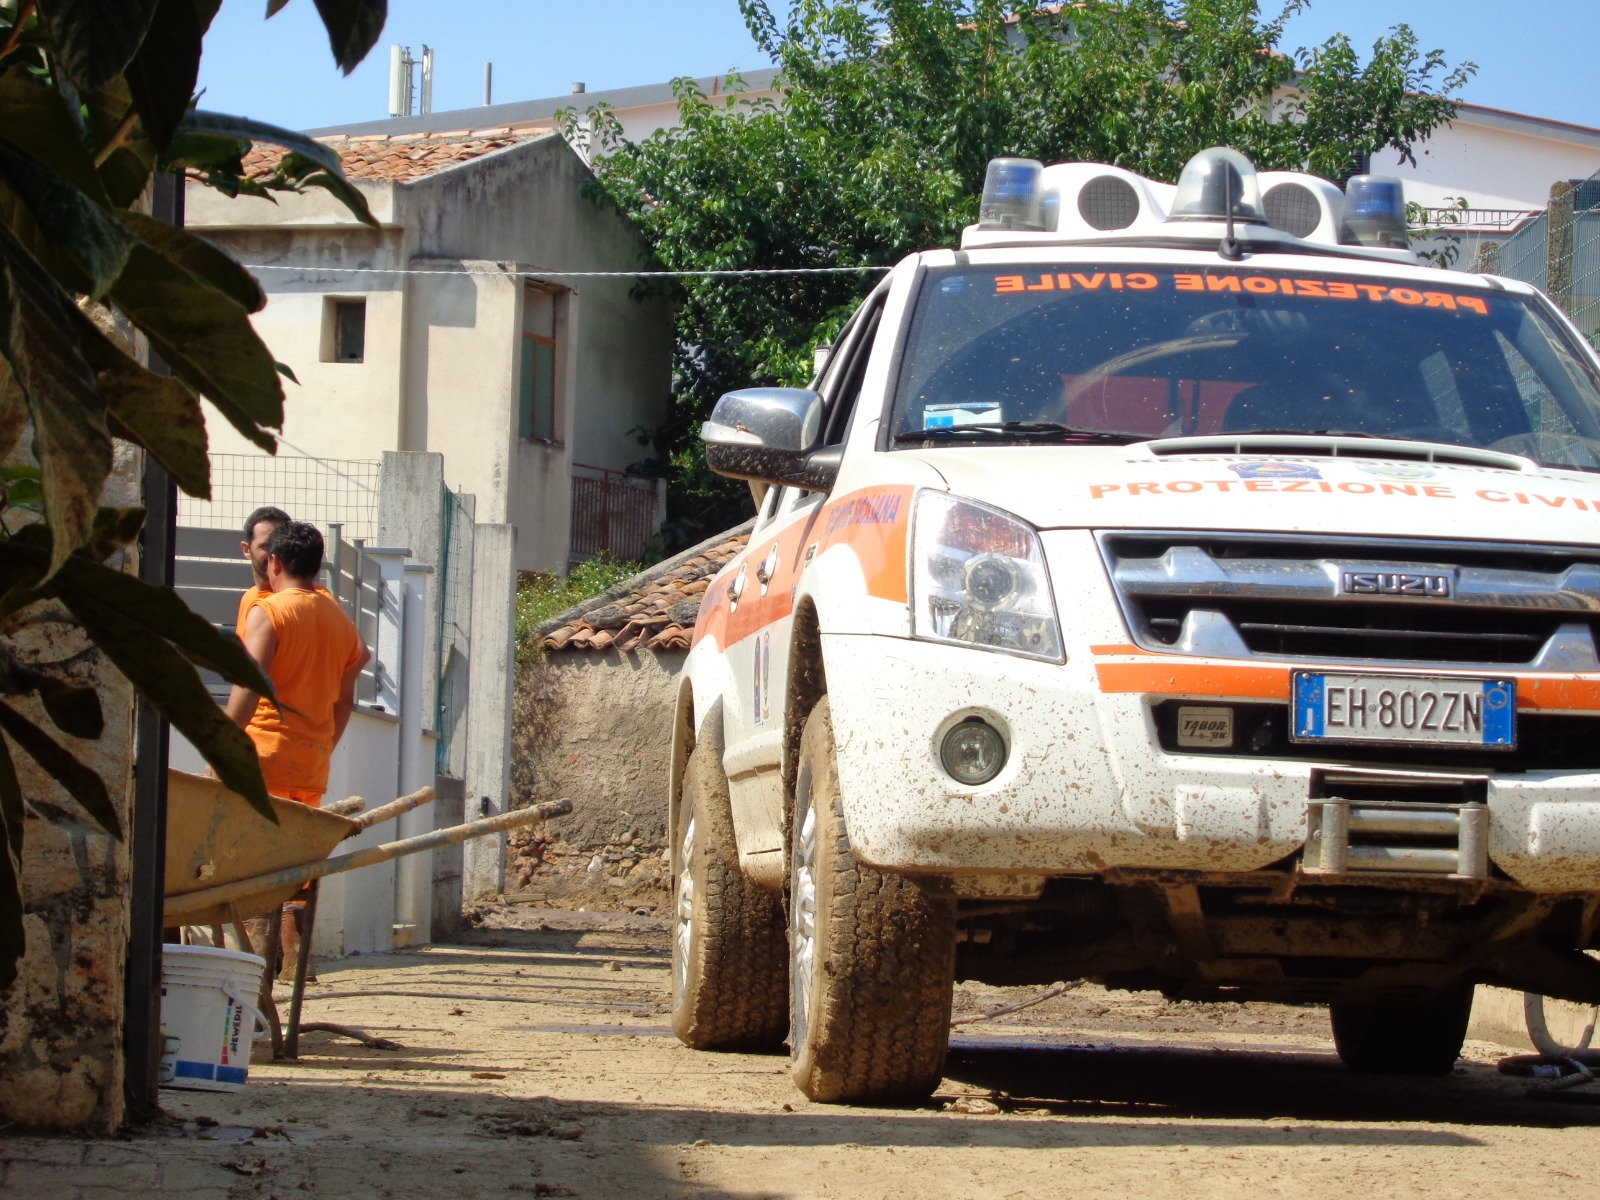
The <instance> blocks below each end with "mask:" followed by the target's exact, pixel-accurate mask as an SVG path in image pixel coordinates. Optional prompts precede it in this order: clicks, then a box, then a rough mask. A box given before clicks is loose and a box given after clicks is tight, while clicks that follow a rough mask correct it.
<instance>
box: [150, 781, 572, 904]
mask: <svg viewBox="0 0 1600 1200" xmlns="http://www.w3.org/2000/svg"><path fill="white" fill-rule="evenodd" d="M422 790H423V791H429V790H431V789H428V788H424V789H422ZM571 811H572V801H571V800H551V801H548V802H547V803H544V804H535V805H532V806H531V807H529V808H515V809H512V810H511V811H510V812H504V813H501V814H500V815H499V816H495V817H484V818H482V819H481V820H477V821H468V822H467V823H466V824H465V825H452V826H450V828H448V829H435V830H433V832H431V833H419V834H418V835H417V836H416V837H409V838H402V839H401V840H400V841H398V842H384V843H383V844H382V845H381V846H368V847H367V848H366V849H364V850H352V851H351V852H350V853H349V854H336V855H334V856H333V857H332V858H323V859H318V860H317V861H316V862H312V863H304V864H302V865H300V866H298V867H285V868H284V869H283V870H281V871H268V872H267V873H266V874H263V875H253V876H251V877H250V878H249V879H237V880H235V881H234V882H232V883H221V884H218V885H217V886H216V887H213V888H205V889H203V890H201V891H195V892H185V893H184V894H183V895H182V896H174V897H173V898H172V899H173V900H174V902H178V903H181V904H182V909H181V910H180V911H193V910H195V909H198V908H200V907H201V906H202V905H204V906H206V907H210V906H211V905H214V904H226V903H228V902H229V901H232V900H242V899H244V898H245V897H246V896H253V895H255V894H256V893H258V892H269V891H272V890H274V889H278V888H282V887H285V886H287V885H289V884H295V883H307V882H309V881H310V880H313V879H321V878H323V877H324V876H326V875H337V874H339V873H340V872H343V871H354V870H355V869H356V868H357V867H370V866H372V864H374V863H380V862H388V861H389V860H390V859H392V858H401V857H403V856H404V855H407V854H417V853H420V852H421V851H423V850H432V849H434V848H435V847H438V846H449V845H453V844H454V843H456V842H465V841H468V840H470V839H472V838H475V837H483V836H485V835H486V834H490V833H500V832H501V831H503V830H506V829H515V828H517V827H518V826H519V825H533V824H535V823H537V822H539V821H546V820H549V819H550V818H551V817H560V816H565V815H566V814H567V813H569V812H571Z"/></svg>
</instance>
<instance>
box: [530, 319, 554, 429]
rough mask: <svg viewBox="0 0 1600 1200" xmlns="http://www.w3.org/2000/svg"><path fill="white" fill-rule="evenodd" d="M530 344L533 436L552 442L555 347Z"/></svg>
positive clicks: (545, 344) (536, 343)
mask: <svg viewBox="0 0 1600 1200" xmlns="http://www.w3.org/2000/svg"><path fill="white" fill-rule="evenodd" d="M530 340H531V339H530ZM532 346H533V409H532V414H533V436H534V437H536V438H544V439H545V440H546V441H549V442H553V441H555V440H556V348H555V347H554V346H552V345H550V344H549V343H548V342H532Z"/></svg>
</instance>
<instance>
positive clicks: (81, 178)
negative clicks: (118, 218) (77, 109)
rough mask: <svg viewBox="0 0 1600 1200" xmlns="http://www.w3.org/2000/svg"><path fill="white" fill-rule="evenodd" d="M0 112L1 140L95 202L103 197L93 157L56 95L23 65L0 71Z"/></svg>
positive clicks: (63, 103) (59, 97) (104, 197)
mask: <svg viewBox="0 0 1600 1200" xmlns="http://www.w3.org/2000/svg"><path fill="white" fill-rule="evenodd" d="M0 112H3V113H5V120H4V121H0V141H4V142H9V143H10V144H11V145H13V146H15V147H16V148H17V149H19V150H21V151H22V152H23V153H24V154H26V155H27V156H28V157H29V158H31V159H33V160H34V161H35V162H38V163H43V164H44V165H45V166H46V167H47V168H49V169H50V170H52V171H54V172H56V174H58V175H60V176H62V177H63V178H65V179H66V181H67V182H68V183H70V184H72V185H73V186H74V187H76V188H77V189H78V190H79V191H81V192H83V193H84V194H85V195H87V196H88V197H89V198H90V199H92V200H94V201H96V202H97V203H101V202H104V201H105V199H106V196H105V192H104V190H103V189H102V187H101V184H100V179H99V177H98V176H97V175H96V174H95V169H94V159H93V158H92V157H91V156H90V154H89V151H88V149H87V148H86V147H85V146H84V144H83V136H82V134H80V133H79V132H78V126H77V123H76V122H75V121H74V120H73V118H72V111H71V110H70V109H69V108H68V107H67V105H66V103H65V101H63V100H62V99H61V95H60V93H58V92H57V91H56V90H55V89H54V88H51V87H47V86H45V85H44V84H43V83H41V82H40V81H39V80H37V79H35V78H34V77H33V76H32V74H30V73H29V72H28V70H27V69H26V68H25V67H20V66H17V67H12V68H10V69H9V70H8V71H6V72H5V74H4V75H0Z"/></svg>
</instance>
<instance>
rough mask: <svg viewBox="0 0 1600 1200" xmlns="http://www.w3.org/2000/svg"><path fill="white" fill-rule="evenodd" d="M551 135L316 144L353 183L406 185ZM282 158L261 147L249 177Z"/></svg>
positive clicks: (461, 134) (454, 135)
mask: <svg viewBox="0 0 1600 1200" xmlns="http://www.w3.org/2000/svg"><path fill="white" fill-rule="evenodd" d="M546 132H547V131H546V130H519V131H516V132H513V131H512V130H511V129H509V128H505V127H502V128H499V129H471V130H461V129H458V130H455V131H454V132H451V133H408V134H397V135H394V136H392V137H391V136H389V135H387V134H381V133H380V134H367V135H364V136H360V137H327V138H318V139H317V140H318V141H320V142H321V143H322V144H323V145H324V146H328V147H331V148H332V149H334V150H336V151H337V152H338V154H339V158H340V159H341V160H342V161H343V163H344V173H345V175H346V176H347V177H348V178H350V179H389V180H393V181H394V182H395V183H406V182H409V181H410V180H413V179H421V178H422V177H423V176H425V175H432V174H433V173H434V172H435V171H439V170H442V169H443V168H445V167H450V166H454V165H455V164H456V163H463V162H468V161H470V160H472V159H474V158H481V157H482V156H483V155H485V154H488V153H490V152H491V151H494V150H504V149H505V148H506V147H507V146H515V145H516V144H517V143H519V142H526V141H531V140H533V139H534V138H539V137H543V136H544V135H545V133H546ZM283 154H284V152H283V151H282V150H280V149H278V148H277V147H276V146H269V145H266V144H265V143H257V144H256V145H255V146H254V147H252V148H251V150H250V153H249V154H246V155H245V157H244V168H245V174H247V175H254V176H260V175H265V174H267V173H268V172H269V171H271V170H272V169H273V168H274V167H275V166H277V164H278V160H279V159H281V158H282V157H283Z"/></svg>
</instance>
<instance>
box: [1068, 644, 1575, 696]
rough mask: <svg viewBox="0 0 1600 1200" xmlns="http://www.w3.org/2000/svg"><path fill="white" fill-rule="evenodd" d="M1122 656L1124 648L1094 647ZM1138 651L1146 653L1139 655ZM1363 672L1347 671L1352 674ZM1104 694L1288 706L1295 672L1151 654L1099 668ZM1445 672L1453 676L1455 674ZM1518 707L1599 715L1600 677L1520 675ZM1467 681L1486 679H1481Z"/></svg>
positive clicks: (1344, 669) (1414, 673)
mask: <svg viewBox="0 0 1600 1200" xmlns="http://www.w3.org/2000/svg"><path fill="white" fill-rule="evenodd" d="M1095 649H1096V650H1099V651H1101V652H1108V651H1109V652H1112V653H1116V654H1123V653H1126V652H1127V651H1125V650H1124V648H1123V647H1120V646H1117V647H1095ZM1139 653H1144V652H1143V651H1140V652H1139ZM1358 669H1359V668H1352V667H1343V668H1340V670H1342V671H1343V672H1346V673H1349V672H1352V671H1355V670H1358ZM1095 673H1096V675H1097V676H1098V677H1099V680H1100V690H1101V691H1102V692H1106V693H1108V694H1111V693H1123V694H1127V693H1133V694H1137V695H1149V696H1185V697H1188V696H1194V697H1201V698H1204V699H1208V700H1213V699H1214V700H1279V701H1282V702H1283V703H1285V704H1287V703H1288V702H1289V691H1290V680H1289V676H1290V673H1291V668H1289V667H1284V666H1257V665H1251V664H1244V663H1222V662H1211V661H1207V660H1204V659H1201V660H1184V659H1181V658H1177V657H1172V658H1168V657H1167V656H1165V655H1159V654H1152V655H1149V656H1148V658H1147V660H1146V661H1144V662H1137V663H1113V662H1101V663H1096V664H1095ZM1371 673H1372V674H1376V675H1384V674H1390V675H1397V676H1398V675H1405V674H1412V675H1421V674H1426V673H1427V672H1422V671H1412V672H1405V671H1388V672H1386V671H1381V670H1379V671H1373V672H1371ZM1446 674H1448V675H1451V676H1454V672H1447V673H1446ZM1510 674H1511V675H1512V677H1513V678H1515V679H1516V681H1517V707H1518V708H1519V709H1530V710H1540V711H1544V712H1600V678H1593V677H1574V676H1563V677H1559V678H1551V677H1550V676H1547V675H1517V674H1515V673H1514V672H1511V673H1510ZM1464 678H1482V676H1481V675H1473V676H1466V677H1464Z"/></svg>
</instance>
